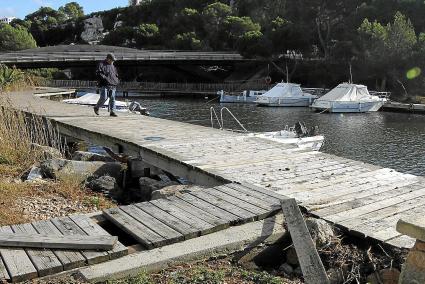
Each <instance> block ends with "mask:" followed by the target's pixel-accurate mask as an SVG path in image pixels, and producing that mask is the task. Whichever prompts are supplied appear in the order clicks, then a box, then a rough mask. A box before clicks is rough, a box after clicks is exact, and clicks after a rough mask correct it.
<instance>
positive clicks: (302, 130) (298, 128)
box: [294, 121, 309, 137]
mask: <svg viewBox="0 0 425 284" xmlns="http://www.w3.org/2000/svg"><path fill="white" fill-rule="evenodd" d="M294 127H295V132H296V133H297V135H298V137H306V136H309V131H308V129H307V127H306V126H305V124H304V122H302V121H298V122H297V123H295V126H294Z"/></svg>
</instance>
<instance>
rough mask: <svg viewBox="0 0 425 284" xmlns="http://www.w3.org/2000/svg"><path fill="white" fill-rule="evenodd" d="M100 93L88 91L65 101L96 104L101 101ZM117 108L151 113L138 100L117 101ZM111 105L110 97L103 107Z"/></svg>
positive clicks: (143, 113)
mask: <svg viewBox="0 0 425 284" xmlns="http://www.w3.org/2000/svg"><path fill="white" fill-rule="evenodd" d="M99 98H100V95H99V94H94V93H87V94H85V95H83V96H81V97H78V98H76V99H67V100H63V102H64V103H67V104H74V105H83V106H95V105H96V104H97V102H98V101H99ZM115 106H116V110H117V111H122V112H128V111H130V112H134V113H136V112H139V113H140V114H142V115H149V112H148V110H147V109H146V108H144V107H142V106H141V105H140V104H139V103H138V102H123V101H116V102H115ZM108 107H109V99H107V100H106V102H105V103H104V104H103V108H108Z"/></svg>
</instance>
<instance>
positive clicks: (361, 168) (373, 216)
mask: <svg viewBox="0 0 425 284" xmlns="http://www.w3.org/2000/svg"><path fill="white" fill-rule="evenodd" d="M10 97H11V101H12V102H13V105H14V107H16V108H18V109H21V110H27V111H30V112H33V113H38V114H41V115H45V116H46V117H48V118H50V119H52V120H54V121H56V122H57V124H58V126H59V128H60V130H61V132H62V133H64V134H67V135H69V136H73V137H76V138H79V139H89V140H90V141H92V142H94V143H98V144H99V145H107V146H112V147H117V146H118V145H119V147H118V148H119V149H120V150H122V151H124V152H126V153H128V154H131V155H136V156H140V157H142V158H143V159H144V160H145V161H146V162H147V163H150V164H152V165H154V166H157V167H159V168H162V169H164V170H167V171H170V172H172V173H174V174H176V175H179V176H183V177H186V178H188V179H190V180H191V181H192V182H195V183H200V184H204V185H213V186H217V185H221V184H224V183H228V182H239V183H243V182H247V183H249V184H253V185H257V186H260V187H262V188H264V189H268V190H271V191H276V192H278V193H279V194H282V195H286V196H288V197H294V198H296V200H297V201H298V202H299V204H300V205H302V206H303V207H305V208H306V209H307V210H308V211H309V212H310V213H312V214H314V215H316V216H318V217H320V218H323V219H325V220H328V221H330V222H333V223H335V224H336V225H338V226H341V227H345V228H347V229H348V230H350V231H352V232H354V233H357V234H360V235H362V236H367V237H372V238H374V239H377V240H380V241H382V242H385V243H388V244H391V245H394V246H397V247H409V246H411V245H412V244H413V240H412V239H411V238H408V237H405V236H401V235H400V234H399V233H398V232H397V231H396V230H395V225H396V222H397V220H398V219H399V218H400V216H402V215H406V214H407V215H409V216H421V215H423V214H424V213H425V206H424V205H425V198H424V197H423V196H424V193H425V183H424V180H425V179H424V178H423V177H417V176H413V175H410V174H403V173H399V172H396V171H394V170H391V169H387V168H381V167H378V166H373V165H369V164H366V163H363V162H358V161H353V160H350V159H345V158H341V157H337V156H334V155H329V154H325V153H317V152H303V151H299V150H297V149H294V148H291V147H288V146H285V145H282V144H279V143H276V142H272V141H268V140H264V139H261V138H256V137H247V136H244V135H241V134H236V133H230V132H223V131H219V130H214V129H211V128H207V127H202V126H196V125H190V124H186V123H179V122H174V121H168V120H164V119H158V118H152V117H144V116H139V115H125V114H121V115H120V116H119V117H118V118H110V117H107V116H106V113H102V115H103V116H100V117H96V116H95V115H94V114H93V113H92V109H90V108H86V107H79V106H72V105H63V104H61V103H58V102H53V101H47V100H43V99H40V98H35V97H33V96H31V94H29V93H27V94H12V95H10ZM206 115H207V114H206ZM135 207H137V206H135ZM130 209H135V208H130Z"/></svg>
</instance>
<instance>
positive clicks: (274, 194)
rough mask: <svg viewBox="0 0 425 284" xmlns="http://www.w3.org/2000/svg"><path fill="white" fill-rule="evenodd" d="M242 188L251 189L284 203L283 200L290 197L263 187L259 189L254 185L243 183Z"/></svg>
mask: <svg viewBox="0 0 425 284" xmlns="http://www.w3.org/2000/svg"><path fill="white" fill-rule="evenodd" d="M241 186H244V187H246V188H248V189H251V190H254V191H257V192H260V193H262V194H265V195H268V196H271V197H274V198H276V199H278V200H279V201H282V200H285V199H288V198H289V197H288V196H285V195H283V194H279V193H277V192H275V191H273V190H268V189H265V188H262V187H259V186H256V185H253V184H248V183H241Z"/></svg>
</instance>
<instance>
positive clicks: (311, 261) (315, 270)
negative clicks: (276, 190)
mask: <svg viewBox="0 0 425 284" xmlns="http://www.w3.org/2000/svg"><path fill="white" fill-rule="evenodd" d="M281 205H282V210H283V215H284V217H285V221H286V224H287V225H288V230H289V233H290V234H291V238H292V242H293V243H294V247H295V250H296V252H297V256H298V260H299V262H300V266H301V270H302V272H303V276H304V280H305V282H306V283H307V284H316V283H321V284H326V283H328V284H330V281H329V279H328V276H327V275H326V271H325V268H324V267H323V263H322V260H321V259H320V257H319V254H318V253H317V250H316V247H315V245H314V243H313V240H312V239H311V236H310V233H309V231H308V229H307V225H306V224H305V221H304V218H303V215H302V214H301V211H300V208H299V207H298V204H297V202H296V201H295V199H293V198H291V199H286V200H282V201H281Z"/></svg>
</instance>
